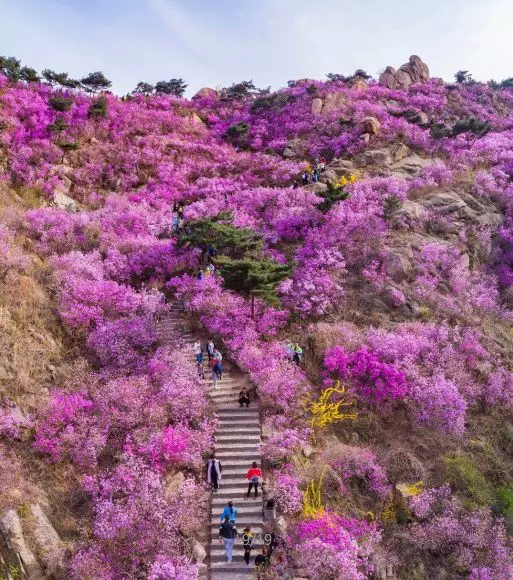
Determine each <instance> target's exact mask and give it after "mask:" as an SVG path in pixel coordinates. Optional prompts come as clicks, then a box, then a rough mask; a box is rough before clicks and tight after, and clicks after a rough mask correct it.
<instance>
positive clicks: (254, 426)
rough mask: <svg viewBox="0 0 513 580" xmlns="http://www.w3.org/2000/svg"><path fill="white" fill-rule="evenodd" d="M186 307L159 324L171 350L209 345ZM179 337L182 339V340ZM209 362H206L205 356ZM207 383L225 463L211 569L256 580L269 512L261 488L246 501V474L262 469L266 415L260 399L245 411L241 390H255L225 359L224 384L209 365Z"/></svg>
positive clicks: (214, 576)
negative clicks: (225, 534) (227, 536)
mask: <svg viewBox="0 0 513 580" xmlns="http://www.w3.org/2000/svg"><path fill="white" fill-rule="evenodd" d="M181 313H182V308H181V306H180V305H179V304H177V303H171V304H170V312H169V314H168V315H166V316H165V317H163V318H162V319H161V320H160V321H159V323H158V324H157V332H158V337H159V342H160V343H161V344H162V345H165V346H174V347H176V346H179V345H180V344H183V345H186V346H190V348H191V359H192V358H193V351H192V346H193V344H194V342H195V341H196V340H201V343H202V344H204V343H205V339H206V338H208V337H207V336H206V335H202V336H200V335H199V334H192V333H191V332H189V331H188V330H187V328H186V324H185V323H184V322H183V321H182V319H181ZM177 337H178V339H177ZM205 358H206V357H205ZM204 367H205V383H208V384H209V387H210V390H209V397H210V400H211V401H212V402H213V403H214V405H215V409H216V414H217V416H218V418H219V423H218V426H217V429H216V433H215V443H214V446H215V453H216V457H217V459H219V460H220V462H221V465H222V468H223V472H222V480H221V482H220V485H219V491H217V493H213V494H212V501H211V508H210V530H209V532H210V533H206V534H205V536H204V537H202V538H201V542H202V543H203V545H204V547H205V550H206V552H207V554H208V555H209V556H210V557H209V558H208V559H206V560H205V563H206V564H207V565H208V567H209V578H210V579H211V580H254V579H255V578H256V574H255V572H254V569H255V566H254V561H255V556H256V555H258V554H259V553H260V552H261V551H262V546H263V543H264V542H263V536H264V530H263V512H262V496H261V491H262V490H261V489H260V490H259V494H260V495H259V497H258V498H256V499H255V498H254V497H253V496H254V492H252V494H251V497H250V498H249V499H246V493H247V488H248V481H247V479H246V473H247V471H248V469H249V468H250V467H251V464H252V462H253V461H256V462H257V463H258V465H259V466H261V456H260V442H261V439H260V434H261V428H260V415H259V405H258V401H257V400H253V401H252V402H251V404H250V406H249V408H246V407H244V408H241V407H239V403H238V395H239V391H240V390H241V389H242V387H243V386H246V387H247V388H248V389H249V390H250V389H251V384H250V381H249V379H248V377H247V375H245V374H244V373H242V372H241V371H240V370H239V369H238V368H237V367H236V366H235V365H233V364H232V363H230V362H229V361H227V360H226V358H223V375H222V377H223V378H222V380H221V381H219V382H218V383H217V387H216V389H213V388H212V381H211V380H210V369H208V368H207V362H206V361H204ZM230 500H232V501H233V503H234V506H235V507H237V508H238V514H237V519H236V526H237V530H238V533H239V536H238V538H237V539H236V540H235V545H234V549H233V561H232V563H230V564H229V563H228V562H226V557H225V549H224V544H222V543H221V542H220V541H219V526H220V525H221V520H220V514H221V512H222V511H223V509H224V507H225V506H226V504H227V503H228V501H230ZM247 526H250V527H251V531H252V533H253V535H254V541H253V549H252V551H251V560H250V563H249V566H248V565H246V563H245V562H244V560H243V555H244V547H243V540H242V535H243V534H242V531H243V529H244V528H245V527H247Z"/></svg>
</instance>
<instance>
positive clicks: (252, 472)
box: [246, 461, 262, 497]
mask: <svg viewBox="0 0 513 580" xmlns="http://www.w3.org/2000/svg"><path fill="white" fill-rule="evenodd" d="M246 478H247V479H248V481H249V485H248V494H247V496H246V497H249V494H250V493H251V488H252V487H254V488H255V497H258V484H259V483H260V480H261V479H262V472H261V471H260V468H259V467H258V463H257V462H256V461H253V465H252V466H251V467H250V468H249V470H248V474H247V475H246Z"/></svg>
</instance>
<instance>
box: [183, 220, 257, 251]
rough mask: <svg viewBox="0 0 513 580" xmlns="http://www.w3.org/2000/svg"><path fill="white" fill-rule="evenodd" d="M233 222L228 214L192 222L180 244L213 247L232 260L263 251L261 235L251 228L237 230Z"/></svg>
mask: <svg viewBox="0 0 513 580" xmlns="http://www.w3.org/2000/svg"><path fill="white" fill-rule="evenodd" d="M231 222H232V216H231V214H230V213H228V212H223V213H220V214H218V215H217V216H214V217H212V218H203V219H199V220H196V221H193V222H190V223H189V224H188V231H187V233H184V234H183V235H182V236H181V237H180V240H179V243H180V244H182V245H183V244H186V243H189V244H191V245H193V246H198V247H199V246H202V245H206V246H208V245H211V246H213V247H214V248H215V250H216V252H217V253H218V254H227V255H230V256H231V257H232V258H242V257H243V256H245V255H246V254H247V253H254V252H258V251H261V250H262V249H263V247H264V242H263V238H262V236H261V235H260V234H257V233H256V232H255V231H254V230H252V229H250V228H237V227H235V226H234V225H232V223H231Z"/></svg>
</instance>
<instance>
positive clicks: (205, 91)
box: [192, 87, 219, 99]
mask: <svg viewBox="0 0 513 580" xmlns="http://www.w3.org/2000/svg"><path fill="white" fill-rule="evenodd" d="M218 96H219V93H218V92H217V91H216V90H215V89H212V88H210V87H203V88H201V89H200V90H199V91H198V92H197V93H196V94H195V95H194V96H193V97H192V98H193V99H201V98H203V97H212V98H217V97H218Z"/></svg>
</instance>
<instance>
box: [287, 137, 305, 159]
mask: <svg viewBox="0 0 513 580" xmlns="http://www.w3.org/2000/svg"><path fill="white" fill-rule="evenodd" d="M300 149H301V139H291V140H290V141H289V142H288V143H287V146H286V147H285V149H284V150H283V157H285V158H287V159H292V158H294V157H299V156H300V154H301V152H300Z"/></svg>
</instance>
